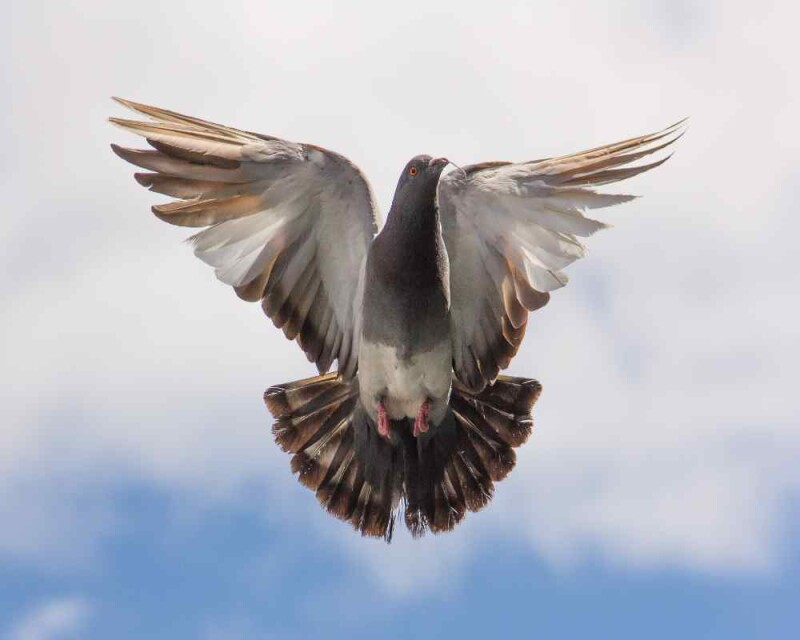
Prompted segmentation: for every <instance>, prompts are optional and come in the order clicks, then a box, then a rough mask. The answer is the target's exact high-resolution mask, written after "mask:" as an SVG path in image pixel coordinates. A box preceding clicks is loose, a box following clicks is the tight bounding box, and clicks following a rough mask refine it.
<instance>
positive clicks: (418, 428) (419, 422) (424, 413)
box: [414, 400, 431, 438]
mask: <svg viewBox="0 0 800 640" xmlns="http://www.w3.org/2000/svg"><path fill="white" fill-rule="evenodd" d="M430 415H431V403H430V400H425V402H423V403H422V406H421V407H420V408H419V411H418V412H417V417H416V418H415V419H414V437H415V438H418V437H419V436H420V434H423V433H425V432H427V431H428V418H429V417H430Z"/></svg>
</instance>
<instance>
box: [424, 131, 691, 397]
mask: <svg viewBox="0 0 800 640" xmlns="http://www.w3.org/2000/svg"><path fill="white" fill-rule="evenodd" d="M684 123H685V121H681V122H678V123H676V124H674V125H672V126H671V127H668V128H666V129H664V130H663V131H660V132H658V133H654V134H650V135H645V136H639V137H637V138H631V139H629V140H624V141H623V142H617V143H615V144H609V145H606V146H603V147H597V148H595V149H590V150H588V151H583V152H581V153H576V154H573V155H569V156H562V157H560V158H547V159H544V160H536V161H532V162H522V163H510V162H490V163H484V164H478V165H473V166H470V167H466V168H465V169H464V170H463V171H452V172H450V173H449V174H447V175H446V176H445V177H444V178H443V179H442V180H441V181H440V183H439V190H438V202H439V211H440V216H441V221H442V231H443V234H444V241H445V245H446V247H447V253H448V256H449V258H450V296H451V303H450V304H451V335H452V342H453V368H454V370H455V373H456V376H457V377H458V379H459V380H460V381H461V382H462V383H463V384H464V385H466V386H467V387H468V388H469V389H471V390H473V391H479V390H480V389H482V388H483V387H484V386H486V385H487V384H488V383H490V382H492V381H493V380H494V379H495V378H496V377H497V374H498V372H499V371H500V370H501V369H504V368H505V367H507V366H508V364H509V362H510V361H511V359H512V358H513V357H514V355H515V354H516V352H517V349H518V348H519V345H520V343H521V341H522V337H523V335H524V334H525V326H526V323H527V321H528V312H529V311H533V310H535V309H538V308H540V307H542V306H544V305H545V304H547V302H548V301H549V299H550V293H549V292H550V291H553V290H554V289H558V288H559V287H563V286H564V285H565V284H566V283H567V276H566V275H565V274H564V273H562V271H561V270H562V269H564V267H566V266H567V265H569V264H571V263H572V262H574V261H575V260H577V259H578V258H582V257H583V255H584V247H583V245H582V244H581V243H580V241H579V240H578V238H582V237H587V236H590V235H592V234H593V233H594V232H595V231H597V230H598V229H603V228H605V227H606V226H608V225H606V224H604V223H602V222H599V221H597V220H592V219H591V218H587V217H586V216H585V215H584V213H585V212H586V210H587V209H599V208H602V207H609V206H611V205H615V204H619V203H621V202H627V201H629V200H632V199H633V198H634V197H635V196H629V195H612V194H604V193H598V192H597V191H595V190H594V189H593V187H596V186H599V185H604V184H608V183H611V182H617V181H619V180H624V179H625V178H630V177H632V176H635V175H638V174H640V173H643V172H644V171H648V170H650V169H653V168H655V167H657V166H659V165H660V164H662V163H663V162H665V161H666V160H667V159H668V157H669V156H667V157H665V158H663V159H661V160H658V161H656V162H650V163H648V164H638V165H636V164H634V165H633V166H629V165H631V163H636V162H637V161H638V160H641V159H642V158H644V157H645V156H648V155H650V154H652V153H655V152H658V151H662V150H663V149H665V148H666V147H668V146H669V145H670V144H672V143H673V142H675V141H676V140H677V139H678V138H680V137H681V135H683V125H684Z"/></svg>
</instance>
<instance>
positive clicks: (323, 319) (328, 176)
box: [111, 98, 378, 374]
mask: <svg viewBox="0 0 800 640" xmlns="http://www.w3.org/2000/svg"><path fill="white" fill-rule="evenodd" d="M115 100H117V102H119V103H120V104H122V105H123V106H125V107H127V108H129V109H131V110H133V111H135V112H137V113H138V114H140V115H142V116H145V117H146V118H147V120H129V119H123V118H111V122H112V123H114V124H115V125H117V126H119V127H121V128H123V129H125V130H126V131H128V132H131V133H134V134H137V135H140V136H142V137H144V138H145V139H146V140H147V142H148V144H149V145H150V147H152V148H151V149H149V150H148V149H128V148H124V147H120V146H118V145H112V149H113V150H114V152H115V153H116V154H117V155H118V156H119V157H121V158H122V159H123V160H126V161H127V162H130V163H131V164H133V165H135V166H137V167H140V168H142V169H145V170H146V171H147V173H136V174H134V175H135V178H136V180H137V182H139V184H141V185H142V186H144V187H146V188H148V189H149V190H150V191H153V192H155V193H160V194H163V195H166V196H169V197H172V198H176V200H175V201H174V202H169V203H165V204H159V205H155V206H154V207H153V213H154V214H155V215H156V216H158V217H159V218H160V219H161V220H164V221H165V222H169V223H170V224H175V225H180V226H184V227H196V228H204V230H202V231H200V232H199V233H196V234H195V235H194V236H192V237H191V238H190V239H189V240H190V242H191V243H192V245H193V247H194V252H195V255H196V256H197V257H198V258H200V259H201V260H202V261H203V262H205V263H206V264H208V265H210V266H212V267H213V268H214V272H215V274H216V276H217V278H218V279H219V280H221V281H222V282H224V283H225V284H228V285H230V286H232V287H233V288H234V290H235V291H236V294H237V295H238V296H239V297H240V298H242V299H244V300H248V301H257V300H261V301H262V308H263V309H264V312H265V313H266V314H267V316H269V317H270V318H271V319H272V321H273V323H274V324H275V325H276V326H277V327H278V328H281V329H283V331H284V333H285V335H286V336H287V337H288V338H290V339H294V340H297V342H298V344H299V345H300V346H301V348H302V349H303V350H304V351H305V353H306V355H307V356H308V357H309V359H310V360H311V361H313V362H315V363H316V364H317V366H318V368H319V370H320V372H324V371H327V370H328V369H329V368H330V366H331V365H332V364H333V362H334V361H335V360H338V361H339V367H340V369H345V368H346V370H347V372H348V373H349V374H352V373H353V372H354V371H355V367H356V358H355V355H356V354H357V338H358V336H357V335H354V333H355V331H356V324H357V317H356V315H357V314H355V313H354V310H356V309H358V304H359V302H358V300H357V299H356V297H357V296H358V292H359V291H361V289H360V288H359V286H358V284H359V278H360V277H362V273H363V271H362V262H363V260H364V257H365V255H366V251H367V248H368V247H369V244H370V242H371V241H372V238H373V237H374V235H375V233H376V231H377V227H378V214H377V206H376V204H375V199H374V197H373V195H372V192H371V190H370V187H369V185H368V183H367V181H366V179H365V178H364V176H363V175H362V173H361V172H360V171H359V170H358V168H357V167H356V166H355V165H353V164H352V163H351V162H349V161H348V160H347V159H346V158H344V157H342V156H340V155H338V154H336V153H334V152H332V151H328V150H326V149H323V148H321V147H317V146H314V145H308V144H300V143H294V142H289V141H286V140H281V139H279V138H275V137H273V136H267V135H263V134H258V133H253V132H249V131H243V130H239V129H234V128H232V127H227V126H225V125H220V124H216V123H213V122H209V121H206V120H201V119H199V118H194V117H191V116H186V115H183V114H180V113H177V112H174V111H169V110H166V109H160V108H158V107H151V106H148V105H143V104H139V103H135V102H131V101H129V100H122V99H118V98H115Z"/></svg>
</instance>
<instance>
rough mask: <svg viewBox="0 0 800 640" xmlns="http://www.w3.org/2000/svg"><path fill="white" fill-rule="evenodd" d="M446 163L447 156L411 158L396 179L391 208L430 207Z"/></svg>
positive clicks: (447, 161) (423, 208)
mask: <svg viewBox="0 0 800 640" xmlns="http://www.w3.org/2000/svg"><path fill="white" fill-rule="evenodd" d="M448 163H449V160H448V159H447V158H432V157H431V156H428V155H420V156H415V157H413V158H411V160H409V161H408V164H406V166H405V168H404V169H403V172H402V173H401V174H400V179H399V180H398V181H397V190H396V191H395V194H394V202H393V204H392V209H396V208H403V209H406V208H408V209H412V210H416V211H422V210H425V209H427V208H429V207H432V206H433V203H434V201H435V199H436V185H437V184H439V177H440V176H441V175H442V171H444V168H445V167H446V166H447V165H448Z"/></svg>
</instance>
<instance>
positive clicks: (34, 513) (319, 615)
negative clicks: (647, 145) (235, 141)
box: [0, 0, 800, 640]
mask: <svg viewBox="0 0 800 640" xmlns="http://www.w3.org/2000/svg"><path fill="white" fill-rule="evenodd" d="M428 4H429V3H417V2H406V3H403V4H402V5H398V6H396V7H393V8H392V9H391V10H390V9H387V8H386V7H382V6H377V5H374V4H372V3H370V4H367V3H363V4H352V5H345V4H342V3H336V4H334V3H327V4H317V5H314V6H313V7H312V6H311V5H306V4H305V3H304V4H303V5H302V6H301V5H300V4H299V3H297V4H296V6H295V5H287V4H286V3H270V2H266V3H243V2H242V3H237V2H233V3H226V5H225V8H224V10H222V9H221V8H220V5H219V3H211V2H192V3H183V2H175V3H169V4H168V5H167V4H165V3H148V2H145V1H142V2H138V3H136V4H135V5H130V6H126V5H124V4H121V3H120V4H115V5H113V6H110V5H109V4H108V3H101V2H91V1H86V2H61V3H57V4H56V3H37V2H29V3H25V4H24V5H22V4H19V5H18V6H15V7H14V10H13V13H11V14H10V15H11V20H7V21H5V23H4V24H3V25H2V26H0V41H2V42H3V43H4V45H5V47H6V51H5V54H6V55H3V56H2V57H0V86H2V87H3V92H2V95H3V96H4V98H5V99H4V100H2V101H0V133H2V136H3V140H4V145H5V149H6V151H5V152H4V153H3V154H2V156H0V187H2V189H3V193H4V214H3V215H2V216H0V354H2V357H0V403H2V406H3V424H2V429H0V523H2V526H0V638H3V639H5V638H9V640H56V639H60V638H63V639H67V638H109V637H114V638H141V637H147V638H184V637H185V638H201V639H203V640H206V639H207V640H219V639H229V638H294V637H306V636H310V635H312V634H315V635H316V634H319V635H322V634H324V635H325V637H329V638H338V637H350V638H359V637H367V635H368V634H369V636H370V637H374V636H375V635H377V636H378V637H388V638H392V637H408V635H409V634H413V635H414V636H415V637H441V636H443V635H445V634H452V635H453V636H454V637H455V636H456V634H457V635H458V636H461V637H465V638H470V637H483V636H486V635H487V634H491V635H495V636H496V635H500V634H501V633H502V634H503V635H509V636H512V637H530V636H533V637H565V638H570V637H585V636H587V635H592V636H600V637H612V636H613V637H618V638H629V637H630V638H639V637H642V636H646V637H654V638H661V637H663V638H674V637H676V636H677V635H678V634H680V636H681V637H689V638H694V637H698V638H725V639H730V638H783V637H788V636H790V635H791V634H792V632H793V630H794V629H796V628H797V626H798V623H800V619H798V618H800V616H798V614H797V612H796V611H795V609H796V606H794V607H793V606H792V605H793V604H794V603H796V602H797V600H798V595H800V554H799V552H800V547H799V546H798V545H797V542H796V540H797V537H798V533H799V532H800V511H799V510H798V506H797V505H798V502H797V496H798V488H800V471H798V466H797V463H796V461H797V459H798V455H800V432H799V431H798V411H797V408H796V403H795V402H794V396H795V390H796V380H797V379H798V377H800V372H799V371H798V364H797V363H798V362H800V340H798V337H797V330H796V326H797V325H798V315H800V314H799V313H798V310H800V294H798V289H797V284H796V275H795V274H796V264H795V250H794V246H793V240H794V237H795V236H796V234H797V232H798V231H800V218H798V216H797V214H796V212H797V209H798V203H800V187H798V185H800V179H798V178H800V175H798V174H799V171H798V168H797V162H796V149H797V143H798V141H800V124H799V123H798V122H799V121H798V119H797V117H796V115H797V113H798V108H800V95H799V93H800V91H799V90H798V87H799V86H800V84H798V83H797V82H796V70H794V69H793V68H792V66H791V65H790V62H789V61H790V60H793V59H796V58H797V57H798V53H800V51H798V46H797V42H796V37H795V34H794V31H793V29H794V25H796V23H797V19H798V17H800V15H798V11H797V9H795V8H793V7H790V6H789V5H788V3H784V4H781V3H763V4H762V5H759V7H758V11H754V9H753V8H752V6H751V5H750V4H747V3H743V2H692V1H690V0H682V1H680V2H666V0H664V1H661V0H648V1H647V2H618V3H609V4H603V5H602V6H601V5H600V4H599V3H588V2H587V3H582V2H579V3H569V6H564V5H565V4H566V3H556V2H552V3H551V2H545V3H536V4H535V5H534V4H532V3H525V2H509V3H503V5H502V6H501V5H497V6H496V7H495V6H487V5H485V4H484V3H470V2H459V3H441V4H437V6H436V7H435V8H434V7H430V6H428ZM110 95H121V96H123V97H128V98H131V99H135V100H140V101H142V102H149V103H153V104H158V105H161V106H164V107H167V108H172V109H176V110H180V111H185V112H189V113H193V114H195V115H198V116H200V117H205V118H208V119H211V120H216V121H220V122H226V123H230V124H232V125H234V126H239V127H242V128H246V129H250V130H257V131H262V132H265V133H271V134H274V135H279V136H283V137H286V138H288V139H292V140H299V141H311V142H315V143H317V144H321V145H323V146H326V147H329V148H332V149H335V150H337V151H339V152H341V153H343V154H345V155H346V156H348V157H349V158H351V159H353V160H354V161H355V162H356V163H358V164H359V166H361V167H362V168H363V169H364V171H365V172H366V174H367V176H368V177H369V179H370V181H371V183H372V185H373V188H374V190H375V192H376V195H377V197H378V200H379V201H380V203H381V204H382V206H383V207H384V210H385V208H386V207H387V206H388V203H389V199H390V197H391V193H392V190H393V187H394V184H395V182H396V178H397V173H398V171H399V170H400V169H401V168H402V166H403V165H404V164H405V162H406V161H407V159H408V158H410V157H411V156H413V155H416V154H418V153H430V154H432V155H447V156H448V157H450V158H452V159H453V160H454V161H456V162H459V163H460V164H462V163H463V164H466V163H470V162H474V161H481V160H491V159H498V158H507V159H513V160H523V159H530V158H538V157H543V156H548V155H555V154H560V153H568V152H573V151H577V150H580V149H582V148H586V147H590V146H595V145H598V144H602V143H605V142H610V141H614V140H617V139H621V138H624V137H628V136H631V135H635V134H638V133H643V132H647V131H652V130H655V129H658V128H660V127H662V126H665V125H667V124H669V123H671V122H674V121H675V120H677V119H679V118H681V117H683V116H685V115H689V116H691V117H692V121H691V127H690V130H689V132H688V134H687V135H686V136H685V138H684V139H682V140H681V141H680V143H679V144H678V148H677V153H676V155H675V157H674V158H673V159H671V160H670V161H669V162H668V163H667V164H666V165H664V166H663V167H661V168H660V169H659V170H657V171H655V172H652V173H651V174H647V175H646V176H642V177H639V178H637V179H635V180H633V181H631V183H630V184H629V185H626V187H625V190H626V191H630V192H634V193H638V194H641V195H643V196H644V197H643V198H642V199H640V200H637V201H635V202H634V203H631V204H628V205H624V206H621V207H619V208H617V209H614V210H609V211H608V214H607V215H606V216H605V217H604V219H605V220H606V221H608V222H611V223H613V224H614V228H613V229H611V230H608V231H605V232H603V233H600V234H597V235H596V236H594V237H592V238H590V239H589V242H588V248H589V251H590V253H589V255H588V257H587V258H586V259H585V260H581V261H580V262H579V263H576V264H575V265H573V266H572V267H570V270H569V275H570V277H571V282H570V284H569V286H568V287H566V288H565V289H563V290H560V291H558V292H557V293H556V294H554V296H553V300H552V302H551V303H550V305H548V307H546V308H545V309H543V310H542V311H540V312H537V314H536V315H535V316H533V317H532V319H531V324H530V328H529V331H528V336H527V337H526V341H525V343H524V345H523V348H522V349H521V351H520V353H519V355H518V357H517V358H516V360H515V361H514V363H513V364H512V367H511V372H512V373H515V374H520V375H527V376H533V377H536V378H538V379H539V380H541V381H542V383H543V385H544V393H543V395H542V398H541V400H540V402H539V404H538V405H537V407H536V413H535V421H536V428H535V432H534V436H533V437H532V438H531V440H530V441H529V443H528V444H526V445H525V447H524V448H523V449H522V450H521V451H520V453H519V462H518V465H517V468H516V469H515V471H514V472H513V474H512V475H511V476H510V477H509V478H508V479H507V480H505V481H504V482H503V483H502V484H500V485H499V486H498V492H497V496H496V498H495V500H494V502H493V503H492V505H491V507H489V508H487V509H485V510H484V511H483V512H481V513H479V514H473V515H470V516H469V517H468V518H467V519H466V521H465V522H464V523H463V524H462V525H461V526H460V527H459V528H458V529H457V530H456V531H455V532H453V533H452V534H449V535H447V536H439V537H435V538H433V537H429V538H426V539H424V540H421V541H412V540H410V539H409V538H408V536H406V535H402V534H401V535H399V536H398V537H397V539H396V540H395V542H394V543H393V544H392V545H391V546H389V547H387V546H385V545H384V544H382V543H380V542H376V541H370V540H362V539H360V538H359V537H357V536H356V535H355V534H353V533H352V531H350V530H349V528H347V526H346V525H343V524H341V523H339V522H336V521H334V520H333V519H331V518H329V517H328V516H326V515H325V514H324V513H322V512H321V511H320V509H319V507H318V506H317V504H316V501H315V499H314V498H313V496H312V495H311V494H310V493H309V492H308V491H306V490H305V489H303V488H302V487H301V486H299V485H298V484H297V482H296V481H295V480H294V479H293V478H292V476H291V474H290V473H289V470H288V460H287V459H286V457H285V456H284V455H283V454H282V453H281V452H280V451H278V450H277V448H276V447H275V446H274V444H273V443H272V442H271V436H270V432H269V428H270V420H269V416H268V414H267V412H266V410H265V408H264V407H263V404H262V401H261V396H262V393H263V391H264V389H265V388H266V387H267V386H269V385H271V384H274V383H279V382H284V381H288V380H292V379H297V378H300V377H304V376H307V375H310V374H311V373H312V371H311V369H310V368H309V366H308V365H307V363H306V362H305V358H304V357H303V356H302V354H301V353H300V352H299V351H298V349H297V348H296V346H295V345H293V344H290V343H288V342H287V341H285V340H284V339H283V337H282V336H281V335H280V334H279V333H278V332H277V331H275V330H274V328H273V327H272V326H271V324H270V323H269V322H268V321H267V320H265V319H264V318H263V317H262V315H261V313H260V311H259V309H257V308H256V306H255V305H251V306H248V305H246V304H244V303H242V302H239V301H238V300H237V299H236V298H235V297H234V296H233V295H232V293H231V292H230V291H228V290H227V288H226V287H224V286H223V285H221V284H220V283H218V282H216V281H215V280H214V278H213V275H212V273H211V272H210V270H209V269H208V268H207V267H206V266H205V265H203V264H201V263H200V262H199V261H197V260H195V259H194V258H193V257H192V256H191V251H190V250H189V249H188V248H187V246H186V245H185V244H183V243H182V240H183V238H184V237H185V236H186V233H185V230H181V229H176V228H171V227H168V226H167V225H164V224H162V223H161V222H159V221H158V220H156V219H155V218H154V217H153V216H151V215H150V213H149V207H150V206H151V205H152V204H153V203H154V202H156V201H157V199H156V197H155V196H154V195H153V194H149V193H147V192H145V191H144V190H142V189H140V188H138V187H137V186H136V185H135V183H134V182H133V180H132V179H131V175H130V173H131V172H130V170H129V168H128V167H126V166H123V164H122V163H121V162H119V161H118V160H117V159H116V158H115V157H114V156H113V155H112V154H111V153H110V151H109V150H108V144H109V143H110V142H111V141H116V142H120V143H132V142H134V140H133V139H131V138H129V137H128V136H127V134H125V133H123V132H120V131H119V130H115V129H113V128H112V127H110V126H109V125H108V124H107V123H106V122H105V118H106V117H107V116H109V115H120V112H119V109H118V107H117V106H116V105H114V104H113V103H112V102H111V101H110V100H109V96H110ZM429 105H433V106H434V107H435V108H432V109H431V108H428V106H429Z"/></svg>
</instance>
